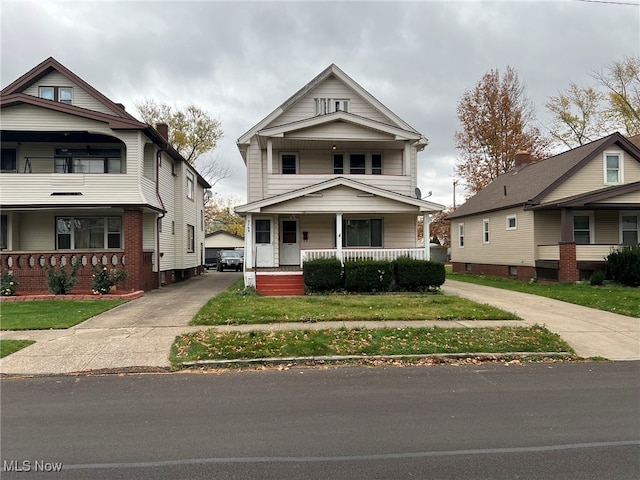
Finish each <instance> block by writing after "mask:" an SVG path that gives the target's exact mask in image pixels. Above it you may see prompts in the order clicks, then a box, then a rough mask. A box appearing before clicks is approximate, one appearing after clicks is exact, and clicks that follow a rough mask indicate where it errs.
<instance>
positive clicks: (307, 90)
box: [236, 65, 443, 293]
mask: <svg viewBox="0 0 640 480" xmlns="http://www.w3.org/2000/svg"><path fill="white" fill-rule="evenodd" d="M237 145H238V148H239V149H240V152H241V154H242V158H243V159H244V162H245V164H246V166H247V201H248V203H247V204H245V205H242V206H239V207H237V208H236V212H237V213H238V214H240V215H242V216H244V217H245V220H246V223H245V282H246V284H247V285H252V286H256V288H257V289H258V291H262V292H265V293H266V292H268V291H269V290H270V289H269V287H268V286H267V284H268V283H269V282H270V281H273V280H274V279H273V277H274V276H278V275H281V276H288V277H295V276H296V275H297V276H298V278H297V280H298V282H299V283H298V287H297V290H296V289H289V290H287V289H281V290H277V289H275V288H274V289H271V290H272V291H273V293H301V288H302V287H301V285H302V284H301V282H302V280H301V272H300V269H301V268H300V267H301V266H302V264H303V263H304V262H305V261H306V260H309V259H315V258H321V257H337V258H338V259H340V260H348V259H359V258H371V259H393V258H396V257H398V256H406V255H409V256H412V257H414V258H427V259H428V258H429V250H428V245H429V241H428V238H429V235H428V218H429V214H430V213H433V212H437V211H440V210H442V209H443V206H442V205H438V204H435V203H432V202H428V201H425V200H422V199H421V198H418V197H417V196H416V191H417V189H416V187H417V179H418V152H420V151H422V150H423V149H424V147H425V146H426V145H427V140H426V138H425V137H424V136H423V135H422V134H421V133H419V132H418V131H416V130H415V129H414V128H412V127H411V126H410V125H408V124H407V123H406V122H404V121H403V120H402V119H401V118H400V117H398V116H397V115H396V114H395V113H393V112H392V111H391V110H389V109H388V108H387V107H385V106H384V105H383V104H382V103H381V102H380V101H378V100H377V99H376V98H375V97H373V96H372V95H371V94H370V93H369V92H367V91H366V90H365V89H364V88H362V87H361V86H360V85H358V84H357V83H356V82H355V81H354V80H352V79H351V78H350V77H349V76H347V75H346V74H345V73H344V72H343V71H342V70H340V69H339V68H338V67H337V66H335V65H330V66H329V67H327V68H326V69H325V70H323V71H322V72H321V73H320V74H319V75H318V76H316V77H315V78H314V79H313V80H311V81H310V82H309V83H308V84H307V85H305V86H304V87H302V88H301V89H300V90H298V91H297V92H296V93H295V94H294V95H293V96H291V97H290V98H289V99H287V100H286V101H285V102H284V103H283V104H282V105H280V106H279V107H278V108H276V109H275V110H274V111H273V112H272V113H271V114H269V115H268V116H267V117H266V118H264V119H263V120H261V121H260V122H259V123H258V124H257V125H255V126H254V127H252V128H251V129H250V130H249V131H248V132H246V133H245V134H244V135H242V136H241V137H240V138H239V139H238V141H237ZM423 216H424V218H425V219H426V220H427V221H426V222H425V225H426V228H425V232H426V233H425V235H424V237H425V238H427V241H426V242H425V244H426V246H427V247H426V248H425V247H420V245H419V243H418V220H419V218H420V217H423ZM270 277H271V278H270ZM294 280H295V279H294ZM302 291H303V290H302Z"/></svg>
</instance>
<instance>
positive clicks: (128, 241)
mask: <svg viewBox="0 0 640 480" xmlns="http://www.w3.org/2000/svg"><path fill="white" fill-rule="evenodd" d="M123 220H124V254H125V270H126V271H127V274H128V276H127V279H126V280H125V282H124V288H125V289H127V290H144V269H143V255H142V211H141V210H125V211H124V219H123Z"/></svg>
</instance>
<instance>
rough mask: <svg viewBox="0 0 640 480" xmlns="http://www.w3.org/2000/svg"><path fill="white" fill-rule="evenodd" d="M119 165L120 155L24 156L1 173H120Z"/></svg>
mask: <svg viewBox="0 0 640 480" xmlns="http://www.w3.org/2000/svg"><path fill="white" fill-rule="evenodd" d="M120 165H121V158H120V157H95V158H88V157H87V158H82V159H72V158H67V157H24V159H23V161H21V162H19V164H18V168H17V169H16V170H13V171H8V170H3V173H10V172H12V173H121V170H120V168H121V167H120Z"/></svg>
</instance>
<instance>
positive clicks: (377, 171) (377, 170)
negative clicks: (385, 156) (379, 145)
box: [371, 153, 382, 175]
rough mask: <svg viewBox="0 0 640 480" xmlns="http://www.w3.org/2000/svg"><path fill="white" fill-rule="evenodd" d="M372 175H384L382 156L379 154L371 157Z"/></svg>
mask: <svg viewBox="0 0 640 480" xmlns="http://www.w3.org/2000/svg"><path fill="white" fill-rule="evenodd" d="M371 174H372V175H382V155H380V154H379V153H374V154H373V155H371Z"/></svg>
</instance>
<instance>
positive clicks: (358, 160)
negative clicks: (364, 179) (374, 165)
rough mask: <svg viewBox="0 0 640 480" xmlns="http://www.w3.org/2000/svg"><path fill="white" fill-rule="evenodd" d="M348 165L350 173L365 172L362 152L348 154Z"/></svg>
mask: <svg viewBox="0 0 640 480" xmlns="http://www.w3.org/2000/svg"><path fill="white" fill-rule="evenodd" d="M349 167H350V170H349V171H350V173H351V174H352V175H358V174H361V175H363V174H365V173H366V160H365V156H364V154H361V153H352V154H351V155H349Z"/></svg>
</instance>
